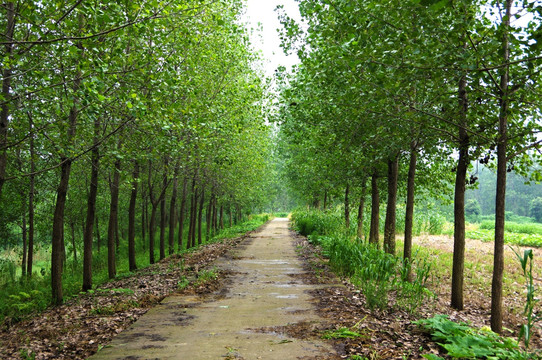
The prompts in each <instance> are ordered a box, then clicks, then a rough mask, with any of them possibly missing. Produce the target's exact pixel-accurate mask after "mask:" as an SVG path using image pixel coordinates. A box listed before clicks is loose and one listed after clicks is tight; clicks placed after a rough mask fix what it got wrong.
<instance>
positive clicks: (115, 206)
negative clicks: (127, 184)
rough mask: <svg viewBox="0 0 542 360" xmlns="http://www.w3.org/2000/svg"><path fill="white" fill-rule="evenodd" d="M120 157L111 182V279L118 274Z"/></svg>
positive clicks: (108, 269)
mask: <svg viewBox="0 0 542 360" xmlns="http://www.w3.org/2000/svg"><path fill="white" fill-rule="evenodd" d="M119 185H120V159H117V160H116V161H115V169H114V170H113V182H111V183H110V184H109V188H110V192H111V201H110V204H109V224H108V227H107V272H108V275H109V278H110V279H113V278H114V277H115V276H116V275H117V265H116V259H115V258H116V241H115V240H116V235H117V227H118V226H119V225H118V219H119Z"/></svg>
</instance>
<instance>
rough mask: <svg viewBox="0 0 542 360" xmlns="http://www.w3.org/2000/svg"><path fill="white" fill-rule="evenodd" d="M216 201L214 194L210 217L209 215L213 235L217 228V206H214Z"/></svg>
mask: <svg viewBox="0 0 542 360" xmlns="http://www.w3.org/2000/svg"><path fill="white" fill-rule="evenodd" d="M216 202H217V198H216V195H215V196H214V197H213V212H212V214H213V215H212V217H211V223H212V226H213V236H215V235H216V233H217V230H218V221H217V213H218V211H217V207H216Z"/></svg>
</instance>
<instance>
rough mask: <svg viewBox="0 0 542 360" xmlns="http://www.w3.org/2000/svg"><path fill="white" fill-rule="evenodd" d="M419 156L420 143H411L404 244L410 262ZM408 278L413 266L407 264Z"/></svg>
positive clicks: (404, 256)
mask: <svg viewBox="0 0 542 360" xmlns="http://www.w3.org/2000/svg"><path fill="white" fill-rule="evenodd" d="M417 157H418V143H417V141H412V143H411V144H410V163H409V166H408V182H407V198H406V211H405V242H404V246H403V259H404V260H405V261H408V262H410V261H411V259H412V229H413V225H414V191H415V180H416V162H417ZM407 272H408V273H407V279H409V280H410V279H411V278H412V274H411V267H410V266H407Z"/></svg>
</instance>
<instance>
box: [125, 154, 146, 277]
mask: <svg viewBox="0 0 542 360" xmlns="http://www.w3.org/2000/svg"><path fill="white" fill-rule="evenodd" d="M138 183H139V163H138V162H137V161H134V171H133V173H132V191H131V193H130V205H129V206H128V266H129V269H130V271H135V270H136V269H137V264H136V254H135V215H136V214H135V213H136V201H137V187H138ZM143 241H145V239H143Z"/></svg>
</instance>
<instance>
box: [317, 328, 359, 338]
mask: <svg viewBox="0 0 542 360" xmlns="http://www.w3.org/2000/svg"><path fill="white" fill-rule="evenodd" d="M359 337H363V335H362V334H360V333H359V332H357V331H354V330H351V329H349V328H346V327H342V328H340V329H336V330H327V331H326V332H325V333H324V334H323V335H322V339H326V340H330V339H356V338H359Z"/></svg>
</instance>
